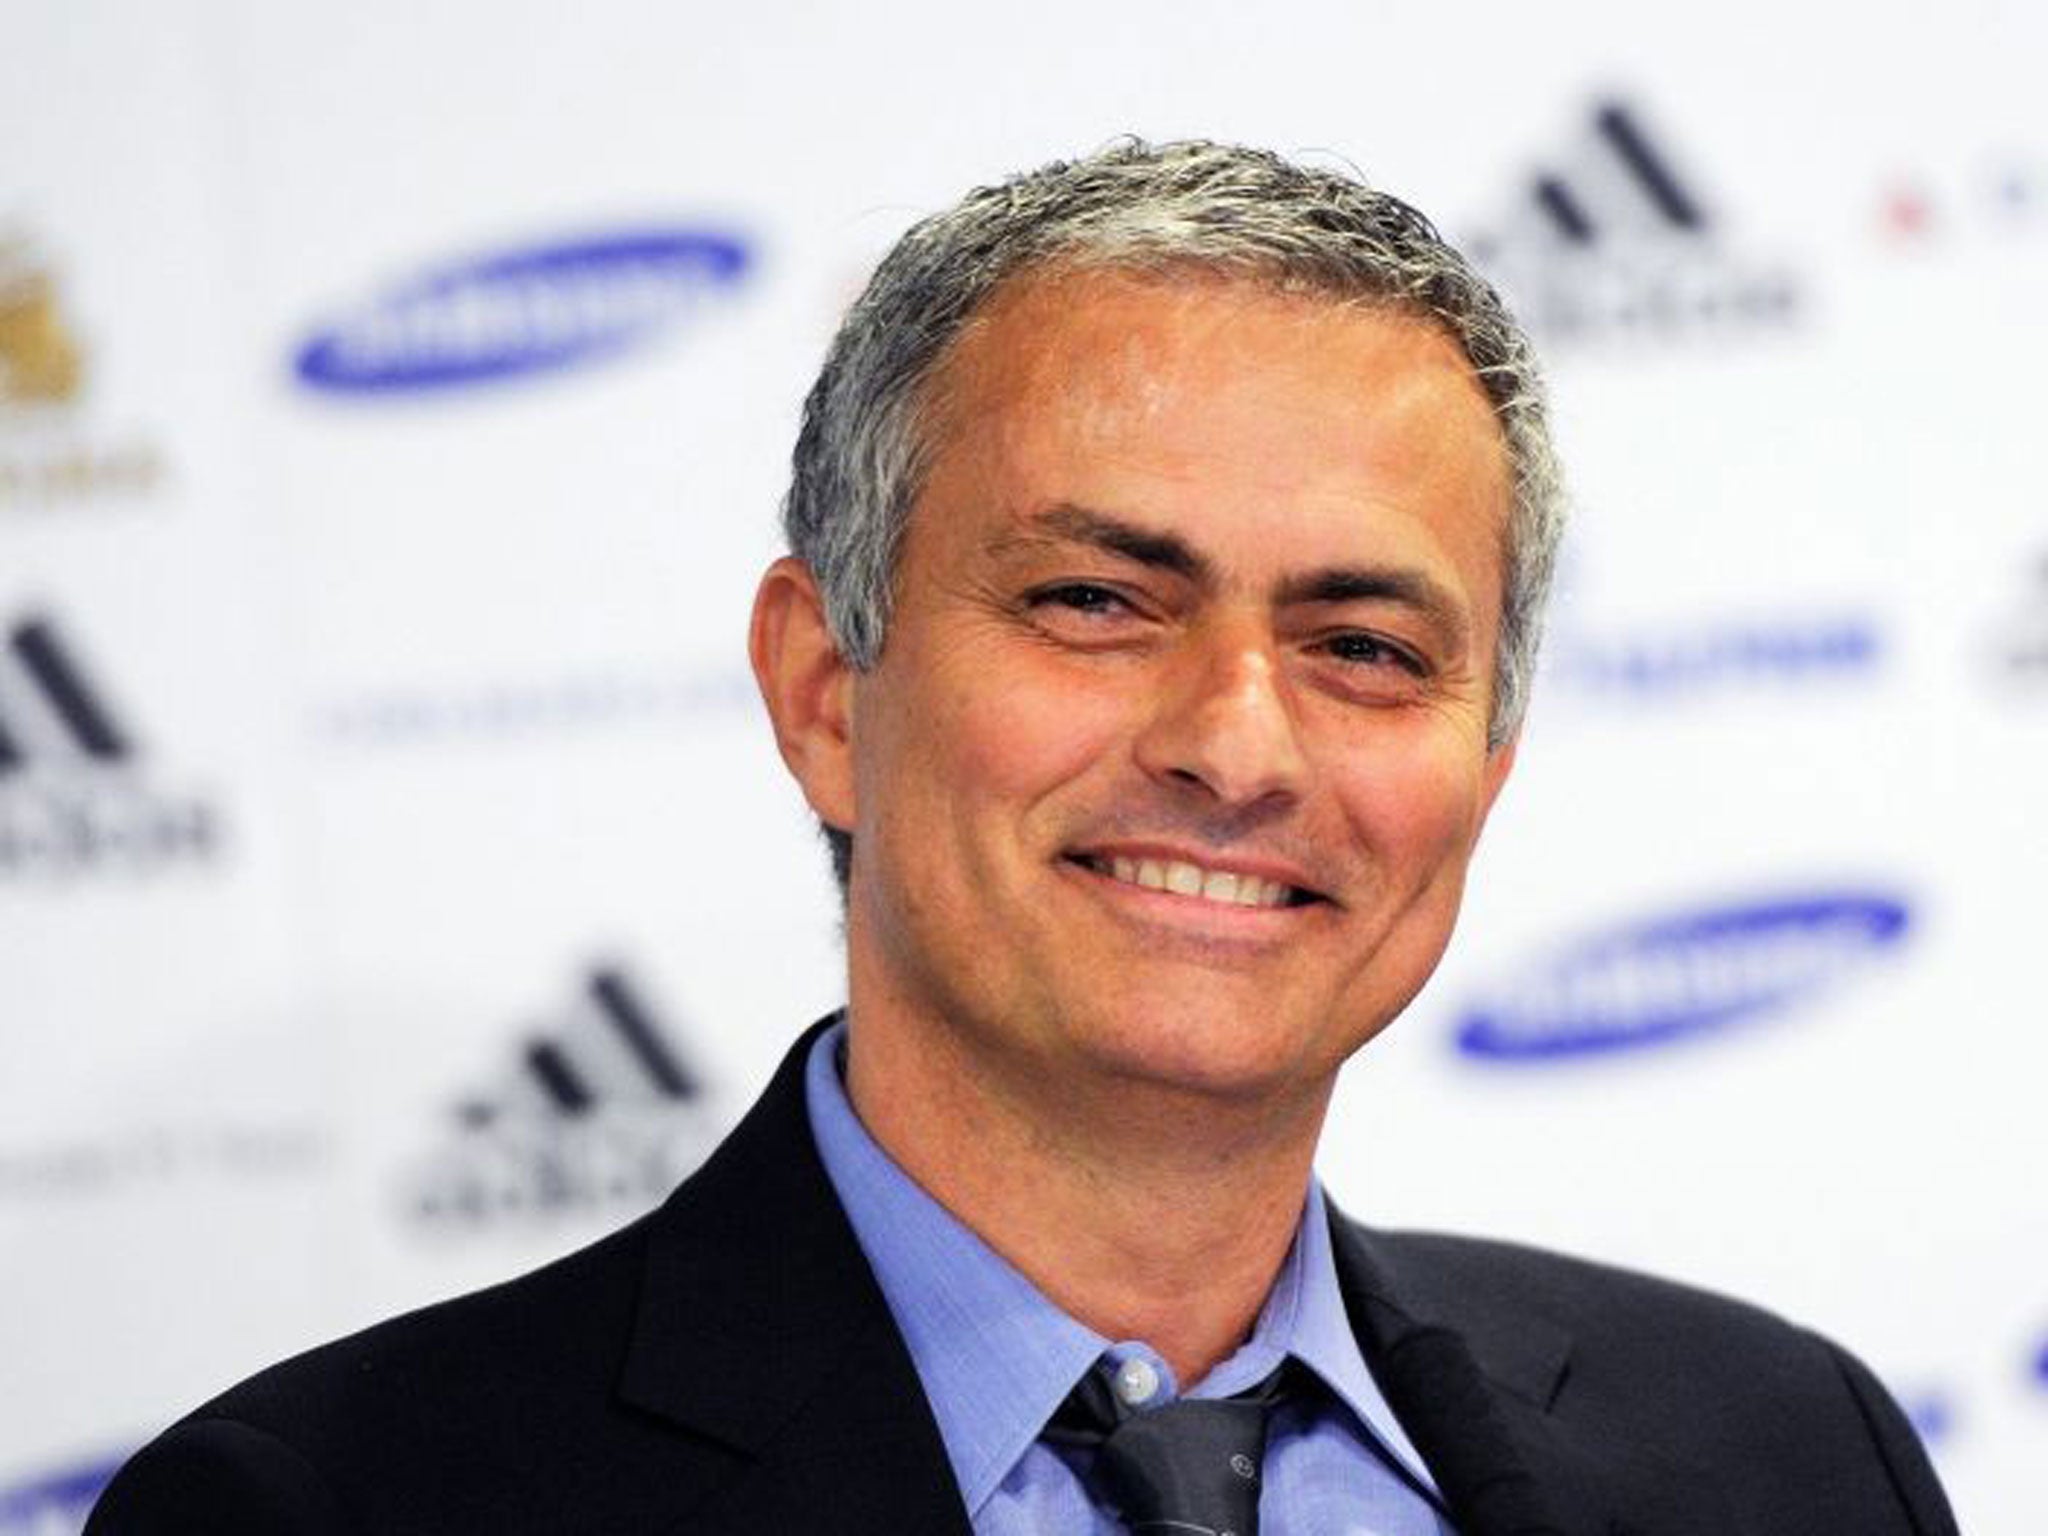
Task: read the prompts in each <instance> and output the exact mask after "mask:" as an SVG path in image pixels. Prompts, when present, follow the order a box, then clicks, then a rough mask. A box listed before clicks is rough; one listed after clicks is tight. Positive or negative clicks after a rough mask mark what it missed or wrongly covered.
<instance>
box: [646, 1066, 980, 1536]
mask: <svg viewBox="0 0 2048 1536" xmlns="http://www.w3.org/2000/svg"><path fill="white" fill-rule="evenodd" d="M822 1028H823V1026H822V1025H821V1026H819V1028H817V1029H812V1030H810V1031H807V1032H806V1033H805V1035H804V1037H803V1038H802V1039H801V1040H799V1041H798V1043H797V1045H796V1047H795V1048H794V1049H793V1050H792V1051H791V1052H790V1054H789V1055H788V1057H787V1058H785V1060H784V1061H783V1064H782V1066H781V1068H780V1070H779V1071H778V1072H777V1073H776V1075H775V1078H774V1080H773V1081H772V1082H771V1083H770V1084H769V1087H768V1089H767V1091H766V1092H765V1093H764V1094H763V1095H762V1096H761V1099H760V1101H759V1102H758V1103H757V1104H756V1105H755V1106H754V1108H753V1110H752V1111H751V1112H750V1113H749V1114H748V1115H747V1117H746V1119H745V1120H744V1121H742V1122H741V1124H740V1125H739V1127H738V1128H737V1129H736V1130H735V1131H734V1132H733V1134H732V1135H731V1136H730V1137H728V1138H727V1139H726V1141H725V1142H724V1144H723V1145H722V1146H721V1147H720V1148H719V1149H718V1151H717V1152H715V1153H714V1154H713V1155H712V1157H711V1159H710V1160H709V1161H708V1162H707V1163H706V1164H705V1165H704V1167H703V1168H702V1169H700V1170H699V1171H698V1172H697V1174H696V1175H695V1176H693V1177H692V1178H691V1179H689V1180H688V1181H687V1182H686V1183H684V1184H683V1185H682V1187H681V1188H679V1189H678V1190H677V1191H676V1192H675V1194H674V1195H672V1196H671V1197H670V1198H669V1200H668V1202H667V1204H666V1205H665V1206H664V1207H663V1208H662V1209H661V1211H660V1212H658V1213H657V1214H656V1216H655V1217H654V1219H653V1224H652V1228H651V1232H650V1237H649V1243H648V1253H647V1262H646V1273H645V1280H644V1283H643V1286H642V1292H641V1299H640V1306H639V1313H638V1317H637V1320H636V1324H635V1329H634V1334H633V1338H632V1340H631V1343H630V1346H629V1349H628V1353H627V1358H626V1364H625V1368H624V1370H623V1372H622V1375H621V1378H620V1387H619V1390H620V1395H621V1396H622V1397H623V1398H624V1399H625V1400H626V1401H627V1402H629V1403H632V1404H634V1405H635V1406H637V1407H639V1408H641V1409H644V1410H646V1411H648V1412H651V1413H654V1414H657V1415H659V1416H661V1417H662V1418H665V1419H667V1420H669V1421H670V1422H671V1423H673V1424H675V1425H676V1426H678V1428H679V1429H683V1430H686V1431H688V1432H689V1433H690V1434H691V1435H692V1436H694V1437H697V1438H698V1439H699V1440H700V1441H702V1442H709V1445H706V1446H701V1447H700V1449H701V1450H702V1452H703V1454H706V1455H710V1456H714V1457H718V1458H721V1459H722V1460H723V1462H724V1463H725V1465H724V1466H722V1467H720V1468H719V1469H718V1470H717V1472H716V1474H715V1476H714V1482H715V1487H714V1490H713V1491H712V1492H711V1493H710V1495H709V1496H708V1497H707V1498H705V1499H704V1501H703V1502H702V1503H701V1504H700V1505H698V1506H697V1507H695V1508H693V1509H691V1510H690V1515H691V1517H692V1519H693V1521H694V1522H696V1523H695V1524H693V1526H692V1529H693V1530H694V1529H705V1530H721V1529H729V1530H731V1531H732V1532H734V1533H736V1536H737V1533H740V1532H745V1533H746V1536H759V1533H760V1532H762V1531H792V1532H794V1531H804V1530H811V1529H816V1530H830V1531H833V1532H846V1533H848V1536H861V1533H867V1532H873V1533H875V1536H883V1533H888V1536H922V1533H930V1536H967V1533H968V1522H967V1516H966V1513H965V1511H964V1509H963V1508H962V1507H961V1503H960V1496H959V1493H958V1491H957V1488H956V1487H955V1484H954V1481H953V1474H952V1468H951V1466H950V1464H949V1463H948V1461H947V1459H946V1453H945V1446H944V1443H943V1442H942V1441H941V1439H940V1437H939V1432H938V1426H937V1424H936V1422H935V1421H934V1420H933V1418H932V1414H931V1409H930V1407H929V1405H928V1404H927V1403H926V1401H925V1396H924V1389H923V1386H922V1385H921V1383H920V1382H919V1380H918V1376H917V1370H916V1367H915V1366H914V1365H913V1364H912V1362H911V1359H910V1354H909V1351H908V1350H907V1349H906V1348H905V1347H904V1344H903V1341H902V1338H901V1336H900V1335H899V1334H898V1333H897V1330H896V1325H895V1321H894V1319H893V1318H892V1317H891V1316H890V1313H889V1309H888V1304H887V1302H885V1301H884V1300H883V1298H882V1293H881V1290H880V1288H879V1287H878V1286H877V1285H876V1283H875V1279H874V1275H873V1273H872V1271H870V1269H869V1268H868V1263H867V1259H866V1257H865V1256H864V1255H863V1254H862V1252H861V1250H860V1245H859V1243H858V1241H857V1240H856V1239H855V1237H854V1235H853V1230H852V1228H851V1227H850V1226H849V1225H848V1223H847V1220H846V1217H845V1214H844V1212H842V1211H841V1209H840V1207H839V1202H838V1200H837V1198H836V1196H835V1195H834V1194H833V1191H832V1188H831V1184H830V1181H829V1180H828V1179H827V1178H826V1175H825V1171H824V1167H823V1165H822V1164H821V1163H820V1162H819V1160H818V1156H817V1151H816V1147H815V1143H814V1142H813V1140H812V1137H811V1130H810V1119H809V1115H808V1113H807V1112H806V1110H805V1107H804V1089H803V1068H804V1061H805V1058H806V1056H807V1054H808V1052H809V1049H810V1044H811V1041H812V1040H813V1039H815V1038H816V1036H817V1034H818V1032H819V1029H822Z"/></svg>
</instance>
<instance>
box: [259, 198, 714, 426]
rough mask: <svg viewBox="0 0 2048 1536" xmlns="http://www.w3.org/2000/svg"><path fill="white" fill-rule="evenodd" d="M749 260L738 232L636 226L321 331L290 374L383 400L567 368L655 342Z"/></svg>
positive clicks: (464, 271) (400, 298)
mask: <svg viewBox="0 0 2048 1536" xmlns="http://www.w3.org/2000/svg"><path fill="white" fill-rule="evenodd" d="M752 261H753V258H752V255H751V253H750V252H749V250H748V248H747V246H746V245H745V244H744V243H743V242H742V241H741V240H740V239H739V238H737V237H736V236H733V235H729V234H720V233H716V232H712V231H704V230H637V231H629V232H625V233H620V234H613V235H605V236H601V237H597V238H593V239H583V240H572V241H566V242H563V243H560V244H555V245H549V246H544V247H541V248H539V249H535V250H530V251H516V252H511V253H508V254H505V255H499V256H491V257H486V258H483V259H481V260H476V261H470V262H464V263H461V264H459V265H455V266H451V267H445V268H442V269H440V270H437V271H434V272H431V273H429V274H427V275H426V276H424V277H422V278H419V279H417V280H416V281H414V282H411V283H407V284H405V285H404V286H402V287H399V288H395V289H393V290H392V291H390V292H389V293H386V294H384V295H383V296H382V297H381V298H379V299H378V300H377V301H376V302H374V303H373V304H371V305H369V306H368V307H367V308H365V309H364V310H362V311H360V312H359V313H357V314H355V315H353V316H350V317H349V318H347V319H345V320H343V321H341V322H340V323H339V324H337V325H334V326H331V327H329V328H328V329H326V330H323V331H320V332H318V333H316V334H315V335H314V336H312V337H311V338H310V339H309V340H307V341H306V343H305V344H304V345H303V346H301V347H300V348H299V351H298V355H297V356H296V357H295V358H294V360H293V371H294V372H296V373H297V374H298V376H299V378H300V379H301V380H302V381H303V382H304V383H306V384H307V385H309V386H310V387H312V388H314V389H319V390H324V391H332V392H339V393H343V394H374V393H382V392H386V391H392V390H434V389H451V388H457V387H460V386H463V385H469V384H481V383H485V382H489V381H494V380H499V379H507V378H511V377H513V376H515V375H518V374H525V373H535V372H540V371H542V370H546V369H554V368H563V367H567V366H569V365H571V364H575V363H582V362H588V361H591V360H593V359H595V358H597V357H600V356H609V355H613V354H616V353H618V352H620V351H623V350H624V349H625V348H627V347H628V346H630V345H632V344H634V343H637V342H640V341H644V340H646V339H647V338H648V337H650V336H652V335H654V334H655V333H656V332H657V331H660V330H663V329H665V328H667V327H668V326H670V325H672V324H674V323H675V322H676V321H678V320H679V319H681V318H683V317H685V316H686V315H688V314H689V313H690V312H691V311H692V310H694V309H695V308H696V307H697V306H698V305H699V304H700V303H701V302H702V300H703V299H704V298H705V297H706V296H707V295H710V294H714V293H718V292H721V291H724V290H727V289H730V288H732V287H734V286H735V285H736V284H738V283H739V282H740V281H741V279H742V278H744V277H745V276H746V274H747V270H748V268H749V267H750V266H751V265H752Z"/></svg>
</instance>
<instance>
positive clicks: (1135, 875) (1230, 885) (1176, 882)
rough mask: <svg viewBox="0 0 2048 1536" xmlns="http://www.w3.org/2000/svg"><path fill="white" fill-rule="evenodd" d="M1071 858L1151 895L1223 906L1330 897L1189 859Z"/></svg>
mask: <svg viewBox="0 0 2048 1536" xmlns="http://www.w3.org/2000/svg"><path fill="white" fill-rule="evenodd" d="M1067 860H1068V862H1069V863H1073V864H1078V865H1080V866H1081V867H1082V868H1083V869H1086V870H1089V871H1091V872H1093V873H1095V874H1098V875H1102V876H1104V877H1105V878H1107V879H1110V880H1115V881H1119V882H1121V883H1122V884H1124V885H1134V886H1137V887H1138V888H1140V889H1141V890H1147V891H1165V892H1167V893H1169V894H1171V895H1174V896H1186V897H1189V898H1191V899H1193V900H1196V901H1206V902H1212V903H1214V904H1216V905H1218V906H1226V907H1253V908H1259V909H1264V910H1273V909H1276V908H1281V907H1306V906H1311V905H1314V904H1316V903H1318V902H1324V901H1327V900H1328V899H1329V898H1328V897H1325V896H1323V895H1320V894H1319V893H1317V892H1315V891H1311V890H1308V889H1307V888H1305V887H1303V886H1299V885H1290V884H1288V883H1287V882H1285V881H1282V880H1274V879H1270V878H1268V877H1267V876H1264V875H1258V874H1254V873H1252V872H1251V871H1249V870H1242V869H1226V868H1223V867H1221V866H1218V865H1208V864H1196V863H1192V862H1190V861H1189V860H1186V859H1172V858H1154V857H1146V856H1142V855H1137V854H1108V853H1074V854H1068V855H1067Z"/></svg>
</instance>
